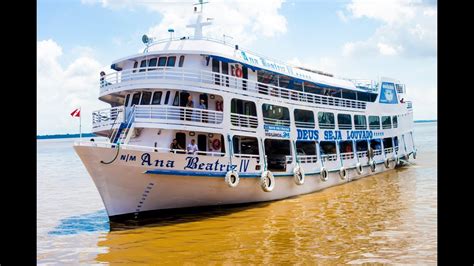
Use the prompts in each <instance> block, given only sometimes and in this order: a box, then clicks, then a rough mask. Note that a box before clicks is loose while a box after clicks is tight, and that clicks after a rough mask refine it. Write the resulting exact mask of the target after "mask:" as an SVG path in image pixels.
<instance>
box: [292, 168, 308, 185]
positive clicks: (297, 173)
mask: <svg viewBox="0 0 474 266" xmlns="http://www.w3.org/2000/svg"><path fill="white" fill-rule="evenodd" d="M293 174H294V175H293V176H294V178H295V183H296V184H297V185H303V184H304V176H305V175H304V172H303V169H301V166H299V165H297V166H296V167H295V169H293Z"/></svg>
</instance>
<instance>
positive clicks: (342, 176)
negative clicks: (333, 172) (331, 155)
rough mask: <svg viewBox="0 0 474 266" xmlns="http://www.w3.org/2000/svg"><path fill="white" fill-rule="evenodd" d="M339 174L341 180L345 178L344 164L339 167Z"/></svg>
mask: <svg viewBox="0 0 474 266" xmlns="http://www.w3.org/2000/svg"><path fill="white" fill-rule="evenodd" d="M339 176H340V177H341V179H342V180H346V179H347V170H346V168H345V167H344V166H342V167H341V169H339Z"/></svg>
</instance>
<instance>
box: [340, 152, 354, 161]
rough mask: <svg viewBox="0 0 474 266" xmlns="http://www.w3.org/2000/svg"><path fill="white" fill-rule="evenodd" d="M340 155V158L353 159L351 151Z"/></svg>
mask: <svg viewBox="0 0 474 266" xmlns="http://www.w3.org/2000/svg"><path fill="white" fill-rule="evenodd" d="M340 155H341V159H342V160H350V159H354V153H353V152H346V153H341V154H340Z"/></svg>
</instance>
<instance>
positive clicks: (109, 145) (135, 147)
mask: <svg viewBox="0 0 474 266" xmlns="http://www.w3.org/2000/svg"><path fill="white" fill-rule="evenodd" d="M74 145H76V146H90V147H102V148H117V146H118V145H117V144H115V143H110V142H92V141H76V142H74ZM120 149H123V150H135V151H149V152H161V153H175V154H194V155H205V156H221V157H222V156H224V155H225V153H223V152H213V151H197V152H194V153H189V152H187V151H186V150H181V149H170V148H163V147H151V146H141V145H130V144H120Z"/></svg>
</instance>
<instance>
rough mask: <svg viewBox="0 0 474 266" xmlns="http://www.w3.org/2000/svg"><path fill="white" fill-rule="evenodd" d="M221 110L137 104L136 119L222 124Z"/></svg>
mask: <svg viewBox="0 0 474 266" xmlns="http://www.w3.org/2000/svg"><path fill="white" fill-rule="evenodd" d="M223 117H224V115H223V113H222V112H221V111H214V110H207V109H199V108H190V107H177V106H159V105H136V106H135V119H136V121H137V122H139V121H140V119H157V120H177V121H191V122H198V123H207V124H220V123H222V120H223Z"/></svg>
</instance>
